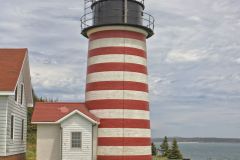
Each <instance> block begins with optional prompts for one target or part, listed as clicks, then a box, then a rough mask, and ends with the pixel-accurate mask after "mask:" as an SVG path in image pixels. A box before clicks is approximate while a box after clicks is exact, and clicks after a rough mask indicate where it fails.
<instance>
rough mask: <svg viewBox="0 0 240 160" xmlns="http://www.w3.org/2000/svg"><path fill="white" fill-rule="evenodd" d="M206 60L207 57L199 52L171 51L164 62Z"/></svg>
mask: <svg viewBox="0 0 240 160" xmlns="http://www.w3.org/2000/svg"><path fill="white" fill-rule="evenodd" d="M205 58H207V56H206V55H205V54H204V53H202V52H201V51H199V50H189V51H176V50H174V51H171V52H170V53H169V54H168V56H167V58H166V61H167V62H168V63H174V62H196V61H201V60H204V59H205Z"/></svg>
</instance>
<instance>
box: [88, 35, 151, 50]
mask: <svg viewBox="0 0 240 160" xmlns="http://www.w3.org/2000/svg"><path fill="white" fill-rule="evenodd" d="M102 47H130V48H137V49H141V50H144V51H146V43H145V42H143V41H140V40H136V39H130V38H102V39H96V40H93V41H90V42H89V50H92V49H96V48H102Z"/></svg>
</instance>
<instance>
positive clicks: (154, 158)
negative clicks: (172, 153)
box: [152, 156, 167, 160]
mask: <svg viewBox="0 0 240 160" xmlns="http://www.w3.org/2000/svg"><path fill="white" fill-rule="evenodd" d="M152 160H167V158H165V157H159V156H158V157H157V156H156V157H153V159H152Z"/></svg>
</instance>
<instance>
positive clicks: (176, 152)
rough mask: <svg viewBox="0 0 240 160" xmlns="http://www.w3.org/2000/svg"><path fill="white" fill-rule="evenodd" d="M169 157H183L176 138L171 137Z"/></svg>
mask: <svg viewBox="0 0 240 160" xmlns="http://www.w3.org/2000/svg"><path fill="white" fill-rule="evenodd" d="M168 158H169V159H179V160H180V159H183V157H182V154H181V152H180V150H179V147H178V144H177V140H176V138H174V139H173V142H172V146H171V150H170V152H169V155H168Z"/></svg>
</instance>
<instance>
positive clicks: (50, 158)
mask: <svg viewBox="0 0 240 160" xmlns="http://www.w3.org/2000/svg"><path fill="white" fill-rule="evenodd" d="M60 159H61V128H60V125H58V124H39V125H37V160H60Z"/></svg>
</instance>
